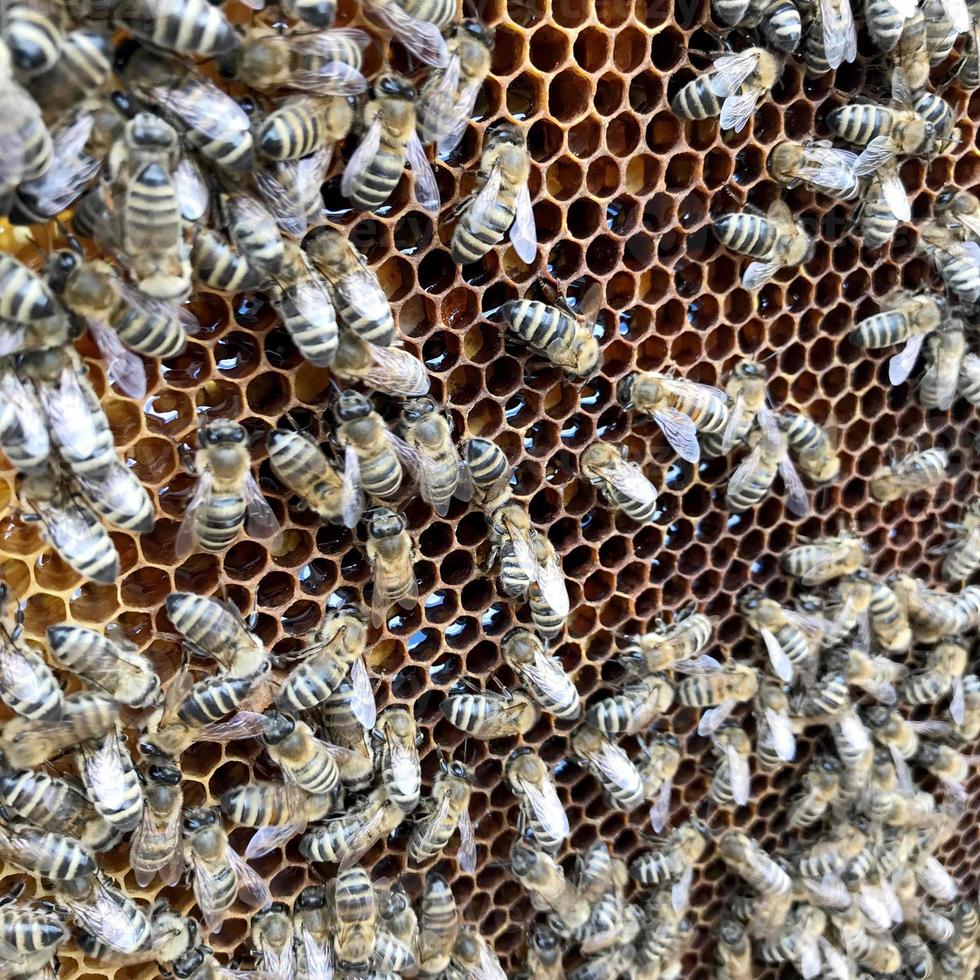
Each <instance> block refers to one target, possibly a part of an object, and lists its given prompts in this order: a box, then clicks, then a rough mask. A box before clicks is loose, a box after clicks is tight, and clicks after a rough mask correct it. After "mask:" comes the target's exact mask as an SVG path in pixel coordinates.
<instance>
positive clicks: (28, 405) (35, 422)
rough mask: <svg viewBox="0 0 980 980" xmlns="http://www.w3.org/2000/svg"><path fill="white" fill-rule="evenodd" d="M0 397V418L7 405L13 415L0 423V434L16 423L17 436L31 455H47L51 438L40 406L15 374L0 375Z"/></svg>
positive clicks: (49, 450)
mask: <svg viewBox="0 0 980 980" xmlns="http://www.w3.org/2000/svg"><path fill="white" fill-rule="evenodd" d="M0 398H2V401H0V419H2V417H3V409H4V408H5V407H9V408H10V410H11V412H12V415H13V418H12V419H11V420H10V421H8V422H7V423H6V424H0V435H2V433H3V432H4V431H5V430H6V429H7V427H8V426H10V425H16V426H17V428H18V429H19V430H20V432H19V436H20V437H21V439H22V441H23V442H24V444H25V447H26V448H27V449H29V451H30V452H31V453H32V455H33V454H36V455H37V456H47V455H48V454H49V453H50V452H51V439H50V437H49V435H48V427H47V424H46V422H45V421H44V417H43V414H42V410H41V406H40V404H39V402H38V401H37V399H36V398H34V396H33V395H32V394H31V393H30V392H29V391H28V390H27V389H26V388H25V387H24V385H23V384H22V383H21V381H20V379H19V378H18V377H17V376H16V375H15V374H13V373H6V374H3V375H0Z"/></svg>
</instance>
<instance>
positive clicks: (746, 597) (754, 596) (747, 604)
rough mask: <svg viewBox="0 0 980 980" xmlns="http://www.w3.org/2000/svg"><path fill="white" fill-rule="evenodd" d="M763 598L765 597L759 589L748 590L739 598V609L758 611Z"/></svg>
mask: <svg viewBox="0 0 980 980" xmlns="http://www.w3.org/2000/svg"><path fill="white" fill-rule="evenodd" d="M763 598H764V596H763V595H762V593H761V592H760V591H759V590H758V589H753V588H749V589H746V590H745V591H744V592H743V593H742V594H741V595H740V596H739V597H738V607H739V609H741V610H743V611H744V610H746V609H748V610H752V609H758V608H759V605H760V603H761V602H762V600H763Z"/></svg>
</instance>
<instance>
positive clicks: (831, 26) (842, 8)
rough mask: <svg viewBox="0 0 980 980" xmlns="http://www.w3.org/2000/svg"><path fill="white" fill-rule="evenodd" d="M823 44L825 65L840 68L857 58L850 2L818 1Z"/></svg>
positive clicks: (855, 34)
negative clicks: (846, 62)
mask: <svg viewBox="0 0 980 980" xmlns="http://www.w3.org/2000/svg"><path fill="white" fill-rule="evenodd" d="M820 16H821V21H822V22H823V43H824V52H825V55H826V58H827V64H829V65H830V67H831V68H840V66H841V65H842V64H843V63H844V62H845V61H853V60H854V59H855V57H857V30H856V28H855V26H854V14H853V13H852V11H851V4H850V0H836V2H835V0H820Z"/></svg>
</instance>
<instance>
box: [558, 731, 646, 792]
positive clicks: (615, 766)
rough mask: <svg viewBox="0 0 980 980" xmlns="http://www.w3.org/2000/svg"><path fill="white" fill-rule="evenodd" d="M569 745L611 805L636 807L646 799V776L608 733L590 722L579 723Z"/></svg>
mask: <svg viewBox="0 0 980 980" xmlns="http://www.w3.org/2000/svg"><path fill="white" fill-rule="evenodd" d="M570 744H571V750H572V755H574V756H575V758H577V759H579V760H580V761H581V763H582V764H583V765H584V766H585V767H586V768H587V769H588V771H589V772H590V773H592V775H593V776H594V777H595V779H596V780H597V781H598V782H599V784H600V785H601V786H602V788H603V790H604V791H605V794H606V799H607V800H608V802H609V805H610V806H611V807H613V808H614V809H616V810H635V809H636V808H637V807H638V806H639V805H640V804H641V803H642V802H643V799H644V786H643V777H642V776H641V775H640V772H639V770H638V769H637V768H636V766H635V765H634V764H633V763H632V762H631V761H630V758H629V756H628V755H627V754H626V753H625V752H624V751H623V749H622V748H620V747H619V746H618V745H616V744H614V743H613V742H611V741H610V740H609V739H608V738H607V737H606V736H605V734H603V733H602V732H600V731H598V730H596V729H595V728H592V727H591V726H590V725H579V727H578V728H576V729H575V731H573V732H572V736H571V743H570Z"/></svg>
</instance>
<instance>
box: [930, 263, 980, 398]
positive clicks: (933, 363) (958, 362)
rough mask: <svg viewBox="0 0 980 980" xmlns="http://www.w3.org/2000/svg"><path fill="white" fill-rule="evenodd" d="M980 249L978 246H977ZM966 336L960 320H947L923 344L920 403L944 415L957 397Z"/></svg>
mask: <svg viewBox="0 0 980 980" xmlns="http://www.w3.org/2000/svg"><path fill="white" fill-rule="evenodd" d="M978 248H980V246H978ZM965 353H966V334H965V332H964V330H963V324H962V321H960V320H958V319H953V320H950V322H949V323H947V324H946V325H945V326H944V327H943V328H942V329H941V330H938V331H937V332H936V333H934V334H933V335H932V336H931V337H929V338H928V340H927V341H926V357H925V360H926V369H925V372H924V373H923V375H922V378H921V379H920V380H919V401H921V402H922V404H923V405H924V406H925V407H926V408H939V409H942V410H943V411H944V412H945V411H947V410H948V409H949V408H950V407H951V406H952V404H953V401H954V400H955V398H956V393H957V386H958V383H959V377H960V368H961V366H962V363H963V356H964V354H965Z"/></svg>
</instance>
